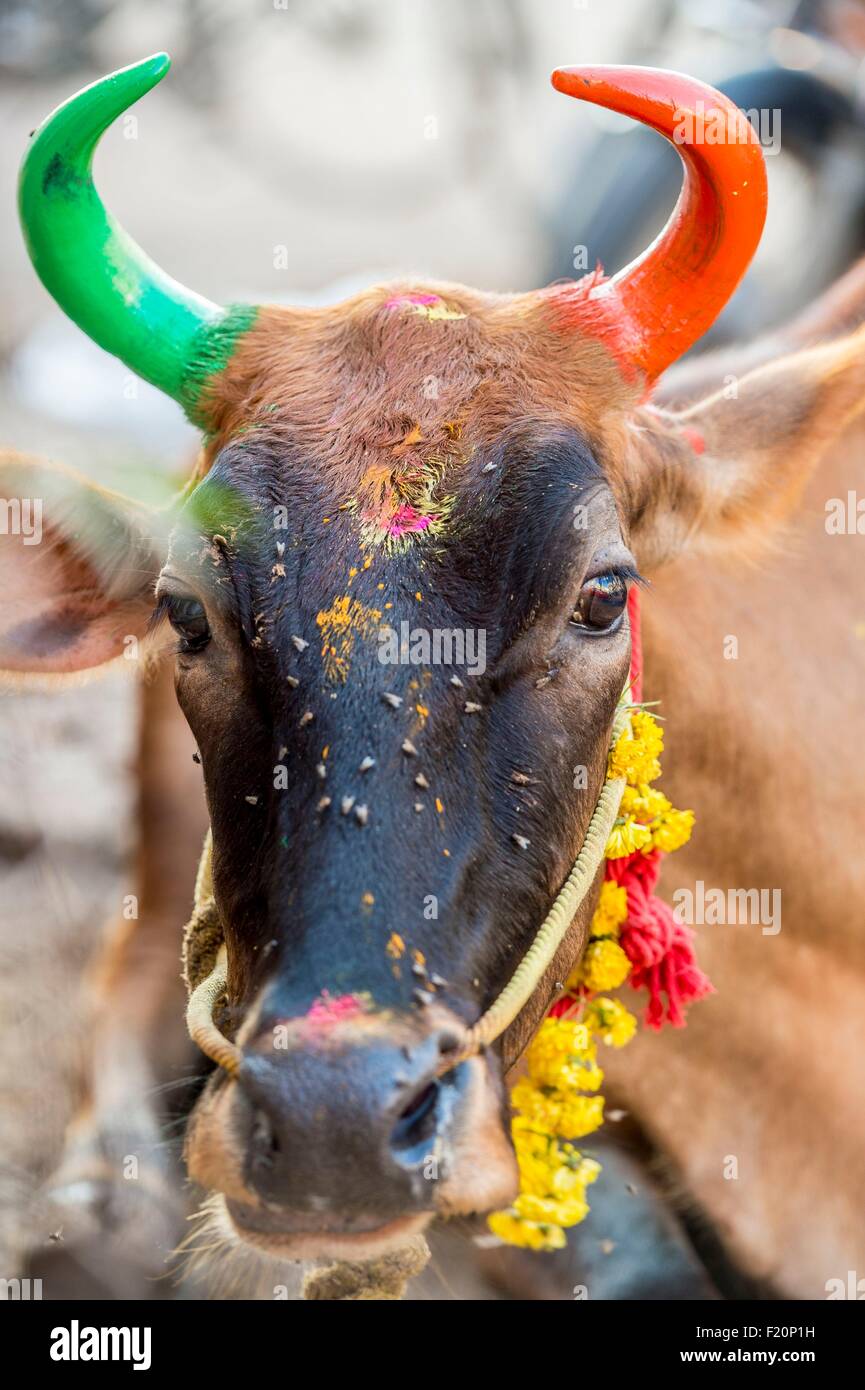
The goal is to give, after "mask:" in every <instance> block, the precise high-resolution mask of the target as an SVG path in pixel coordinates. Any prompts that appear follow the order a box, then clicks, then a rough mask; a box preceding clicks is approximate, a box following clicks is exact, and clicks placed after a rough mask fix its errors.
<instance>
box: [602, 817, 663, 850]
mask: <svg viewBox="0 0 865 1390" xmlns="http://www.w3.org/2000/svg"><path fill="white" fill-rule="evenodd" d="M651 843H652V832H651V830H650V829H649V827H648V826H647V825H640V823H639V821H635V820H630V819H628V818H625V819H624V820H621V821H617V822H616V824H615V825H614V826H613V828H612V830H611V831H610V838H609V839H608V840H607V844H606V848H605V850H604V853H605V855H606V857H607V858H608V859H622V858H623V857H624V855H626V854H633V853H634V851H635V850H638V849H645V848H646V846H647V845H650V844H651Z"/></svg>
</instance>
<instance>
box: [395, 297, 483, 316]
mask: <svg viewBox="0 0 865 1390" xmlns="http://www.w3.org/2000/svg"><path fill="white" fill-rule="evenodd" d="M385 308H386V309H403V310H405V311H406V313H409V314H417V315H418V316H419V317H421V318H425V319H431V320H437V319H464V318H466V317H467V315H466V314H464V313H463V311H462V309H457V308H454V306H453V305H451V304H446V303H445V301H444V300H443V299H442V298H441V296H440V295H438V294H398V295H394V297H393V298H392V299H388V300H386V301H385Z"/></svg>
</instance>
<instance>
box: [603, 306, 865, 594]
mask: <svg viewBox="0 0 865 1390" xmlns="http://www.w3.org/2000/svg"><path fill="white" fill-rule="evenodd" d="M863 407H865V329H862V330H859V331H858V332H856V333H854V334H852V335H851V336H849V337H847V338H843V339H841V340H840V341H838V342H834V343H827V344H823V345H821V346H820V347H815V348H809V349H807V350H805V351H802V352H798V353H795V354H793V355H791V356H787V357H781V358H779V359H778V360H776V361H774V362H772V363H770V364H768V365H766V366H763V367H760V368H758V369H757V370H756V371H753V372H751V373H749V374H748V375H747V376H744V377H742V378H741V380H737V378H736V377H735V376H734V375H732V374H731V375H730V377H729V378H728V379H727V381H726V382H725V384H724V386H723V387H722V388H721V389H720V390H719V391H717V392H716V393H715V394H713V395H711V396H709V397H707V398H706V399H705V400H703V401H700V402H699V403H698V404H697V405H694V406H691V407H690V408H689V409H688V410H685V411H681V412H678V413H676V412H668V411H660V410H653V409H651V408H648V409H644V410H641V411H638V412H637V413H636V415H635V416H634V417H633V418H632V419H631V420H630V421H629V422H628V428H627V431H626V438H625V441H624V446H623V448H622V449H621V450H620V451H617V452H619V456H620V457H621V458H622V459H623V463H624V466H623V470H622V474H621V477H620V482H621V488H620V491H621V495H622V506H623V510H624V512H625V514H626V521H627V524H628V527H629V530H630V539H631V544H632V548H633V550H634V552H635V554H636V556H637V558H638V560H639V563H640V565H641V567H642V568H643V569H644V570H646V571H648V570H651V569H652V568H653V567H654V566H657V565H659V564H662V563H664V562H666V561H667V560H670V559H672V558H674V557H675V556H676V555H678V554H680V553H682V552H683V551H685V550H687V551H688V552H690V553H695V552H699V551H703V552H712V551H718V552H722V553H724V554H726V555H732V556H735V557H742V556H747V555H749V554H754V553H755V552H757V553H759V551H760V549H761V548H762V547H763V546H765V545H766V544H767V543H771V540H772V537H773V535H774V534H775V533H776V531H777V529H778V526H779V525H780V524H781V523H782V522H783V521H784V520H785V519H786V517H788V516H789V514H790V512H791V511H792V510H793V508H794V507H795V504H796V502H797V501H798V498H799V496H800V494H801V492H802V489H803V487H804V485H805V483H806V482H807V480H808V478H809V476H810V474H811V471H812V469H813V468H814V467H815V465H816V464H817V463H818V462H819V460H820V458H821V456H822V454H823V453H824V451H825V449H826V447H827V446H828V445H829V444H831V443H832V441H833V440H834V439H835V438H837V436H838V435H839V434H840V433H841V432H842V430H843V429H844V428H845V427H846V426H847V424H849V422H850V421H851V420H852V419H853V418H854V416H856V415H857V414H858V413H859V412H860V411H861V410H862V409H863Z"/></svg>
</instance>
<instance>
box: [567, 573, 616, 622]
mask: <svg viewBox="0 0 865 1390" xmlns="http://www.w3.org/2000/svg"><path fill="white" fill-rule="evenodd" d="M627 601H628V586H627V584H626V583H625V580H624V579H623V578H622V576H621V575H620V574H599V575H597V576H596V577H595V578H594V579H589V580H587V581H586V583H585V584H584V585H583V587H582V589H581V590H580V597H579V598H578V600H577V606H576V608H575V609H574V611H573V613H572V614H571V622H572V623H573V624H574V625H575V626H576V627H582V628H586V629H588V630H589V631H591V632H608V631H609V630H610V628H611V627H613V625H614V624H615V623H616V622H617V620H618V619H619V618H621V616H622V614H623V612H624V611H625V604H626V603H627Z"/></svg>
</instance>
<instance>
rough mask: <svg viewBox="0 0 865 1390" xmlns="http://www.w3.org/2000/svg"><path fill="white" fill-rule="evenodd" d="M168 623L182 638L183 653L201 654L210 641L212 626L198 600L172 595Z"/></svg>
mask: <svg viewBox="0 0 865 1390" xmlns="http://www.w3.org/2000/svg"><path fill="white" fill-rule="evenodd" d="M166 610H167V615H168V621H169V622H170V623H171V626H172V627H173V628H174V631H175V632H176V633H177V635H178V637H179V638H180V650H181V651H182V652H200V651H201V649H202V647H206V646H207V643H208V642H209V641H210V624H209V623H208V621H207V614H206V613H205V611H204V605H203V604H201V603H199V601H198V599H197V598H181V597H180V595H178V594H172V595H171V596H170V597H169V598H168V600H167V603H166Z"/></svg>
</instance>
